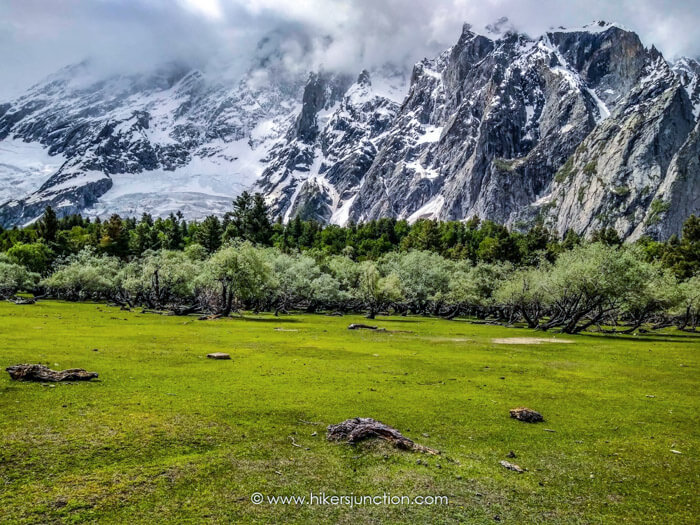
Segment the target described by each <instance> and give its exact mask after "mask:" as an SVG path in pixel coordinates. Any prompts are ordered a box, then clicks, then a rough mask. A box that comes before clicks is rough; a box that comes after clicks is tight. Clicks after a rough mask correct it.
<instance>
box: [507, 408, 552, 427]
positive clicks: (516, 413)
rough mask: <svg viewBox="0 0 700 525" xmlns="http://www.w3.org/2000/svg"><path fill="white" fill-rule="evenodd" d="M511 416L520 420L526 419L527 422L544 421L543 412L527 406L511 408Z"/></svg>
mask: <svg viewBox="0 0 700 525" xmlns="http://www.w3.org/2000/svg"><path fill="white" fill-rule="evenodd" d="M510 417H512V418H514V419H517V420H518V421H524V422H525V423H540V422H542V421H544V418H543V417H542V414H540V413H539V412H536V411H535V410H532V409H530V408H525V407H519V408H513V409H511V411H510Z"/></svg>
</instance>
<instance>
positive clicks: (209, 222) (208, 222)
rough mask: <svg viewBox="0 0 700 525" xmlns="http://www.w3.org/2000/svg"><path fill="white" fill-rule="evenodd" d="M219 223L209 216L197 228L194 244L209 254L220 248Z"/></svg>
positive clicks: (214, 217) (215, 218)
mask: <svg viewBox="0 0 700 525" xmlns="http://www.w3.org/2000/svg"><path fill="white" fill-rule="evenodd" d="M221 233H222V232H221V221H219V218H218V217H216V216H214V215H210V216H209V217H207V218H206V219H204V220H203V221H202V223H201V224H199V225H198V227H197V232H196V233H195V242H197V243H199V244H201V245H202V246H204V248H205V249H206V250H207V252H209V253H214V252H215V251H216V250H218V249H219V248H220V247H221Z"/></svg>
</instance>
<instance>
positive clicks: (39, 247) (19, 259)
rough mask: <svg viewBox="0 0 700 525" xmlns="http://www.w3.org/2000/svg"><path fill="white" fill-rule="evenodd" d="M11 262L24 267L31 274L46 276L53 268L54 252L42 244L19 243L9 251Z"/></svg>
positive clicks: (8, 255)
mask: <svg viewBox="0 0 700 525" xmlns="http://www.w3.org/2000/svg"><path fill="white" fill-rule="evenodd" d="M7 257H8V259H9V260H10V262H13V263H15V264H20V265H22V266H24V267H25V268H26V269H27V270H29V271H30V272H34V273H38V274H41V275H46V274H47V273H48V271H49V269H50V267H51V263H52V261H53V258H54V252H53V250H51V248H49V247H48V246H46V245H45V244H44V243H41V242H34V243H30V244H25V243H22V242H20V243H17V244H15V245H14V246H12V248H10V249H9V250H7Z"/></svg>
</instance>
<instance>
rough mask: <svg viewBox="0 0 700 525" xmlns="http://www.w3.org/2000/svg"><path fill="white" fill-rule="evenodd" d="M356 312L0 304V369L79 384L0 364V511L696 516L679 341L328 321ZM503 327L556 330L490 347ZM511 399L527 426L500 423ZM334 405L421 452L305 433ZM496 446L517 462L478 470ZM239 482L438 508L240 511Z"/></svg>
mask: <svg viewBox="0 0 700 525" xmlns="http://www.w3.org/2000/svg"><path fill="white" fill-rule="evenodd" d="M362 321H363V320H362V318H360V317H353V316H346V317H342V318H338V317H326V316H322V315H315V316H309V315H291V316H288V317H281V318H275V317H273V316H269V315H256V316H253V315H250V316H249V317H247V318H245V319H226V320H216V321H205V322H203V321H197V320H196V318H191V317H189V318H182V317H165V316H158V315H152V314H143V315H142V314H139V313H136V312H134V313H131V312H123V311H120V310H119V309H117V308H111V307H107V306H104V305H96V304H68V303H60V302H51V301H44V302H39V303H37V304H36V305H30V306H16V305H12V304H2V305H0V365H2V368H3V369H4V368H5V367H6V366H8V365H12V364H17V363H25V362H33V363H34V362H37V363H44V364H47V365H49V366H51V367H52V368H54V369H57V368H58V369H63V368H71V367H81V368H86V369H88V370H90V371H96V372H99V374H100V380H99V381H98V382H91V383H80V384H78V383H76V384H57V385H55V386H44V385H40V384H35V383H20V382H13V381H11V380H10V378H9V376H8V374H7V373H5V372H4V371H3V372H2V377H1V378H0V521H2V522H3V523H22V522H41V523H45V522H67V523H81V522H90V521H100V522H114V523H125V522H131V523H160V522H171V523H195V522H200V521H210V522H235V523H246V522H256V523H271V522H278V523H279V522H283V521H286V522H295V523H309V522H321V523H328V522H339V523H453V522H454V523H456V522H461V523H494V522H497V521H501V522H508V523H544V522H550V523H621V522H628V523H656V522H664V523H674V524H679V523H697V521H696V520H697V515H698V512H699V511H700V502H699V498H698V478H699V477H700V469H699V464H698V444H699V443H700V435H699V429H700V424H699V423H700V417H699V416H698V412H699V409H700V402H699V400H698V386H699V383H700V381H699V379H700V376H699V375H698V364H699V363H698V353H699V351H700V335H699V336H693V335H690V334H682V333H680V332H675V331H672V332H668V333H666V334H661V335H654V336H650V335H644V336H637V337H634V336H630V337H602V336H595V335H582V336H565V337H564V336H559V335H554V334H542V333H541V332H539V333H536V332H533V331H530V330H525V329H515V328H501V327H496V326H487V325H474V324H470V323H468V322H465V321H444V320H434V319H424V318H412V317H409V318H379V319H378V320H377V321H376V324H378V325H379V326H382V327H386V328H387V329H388V330H390V331H389V332H380V333H376V332H368V331H350V330H347V325H348V324H349V323H351V322H362ZM391 331H396V332H391ZM409 332H410V333H409ZM514 337H518V338H525V337H540V338H541V337H545V338H555V337H556V338H558V339H567V340H569V341H572V342H571V343H568V344H567V343H563V342H556V339H555V340H554V342H551V343H542V344H537V345H536V344H512V343H513V341H511V340H509V341H502V342H494V339H510V338H514ZM212 351H223V352H228V353H230V354H231V355H232V360H231V361H213V360H209V359H206V358H205V357H204V356H205V355H206V354H207V353H208V352H212ZM521 405H524V406H528V407H531V408H533V409H535V410H538V411H540V412H541V413H542V414H543V415H544V417H545V419H546V421H545V422H544V423H541V424H526V423H521V422H518V421H516V420H513V419H511V418H509V415H508V410H509V409H510V408H514V407H516V406H521ZM353 416H365V417H374V418H376V419H379V420H380V421H383V422H385V423H387V424H389V425H391V426H394V427H396V428H397V429H399V430H400V431H402V432H403V433H404V434H405V435H407V436H408V437H410V438H412V439H414V440H415V441H417V442H419V443H421V444H424V445H427V446H429V447H433V448H437V449H439V450H441V451H442V455H441V456H427V455H423V454H417V453H410V452H402V451H399V450H396V449H393V448H391V447H389V446H388V445H386V444H382V443H375V444H364V445H358V446H356V447H351V446H349V445H342V444H335V443H329V442H327V441H326V440H325V429H326V426H327V425H329V424H332V423H337V422H340V421H342V420H344V419H347V418H350V417H353ZM545 429H549V430H554V431H555V432H548V431H546V430H545ZM295 444H296V445H299V446H295ZM672 449H673V450H676V451H679V452H681V453H680V454H676V453H673V452H671V450H672ZM509 451H513V452H515V454H516V456H517V457H516V458H515V459H509V461H511V462H512V463H516V464H518V465H520V466H521V467H523V468H526V469H528V471H527V472H526V473H524V474H518V473H516V472H512V471H509V470H506V469H505V468H503V467H502V466H501V465H499V461H500V460H503V459H507V457H506V455H507V454H508V453H509ZM254 492H260V493H262V494H264V495H273V496H274V495H297V496H307V498H308V495H309V493H311V492H313V493H314V494H319V493H325V494H326V495H327V496H330V495H348V494H354V495H382V494H383V493H390V494H391V495H398V496H409V497H415V496H435V495H439V496H447V497H448V498H449V504H448V505H435V506H420V505H361V506H355V507H349V506H347V505H282V504H278V505H271V504H266V503H264V504H261V505H254V504H252V503H251V501H250V497H251V494H252V493H254Z"/></svg>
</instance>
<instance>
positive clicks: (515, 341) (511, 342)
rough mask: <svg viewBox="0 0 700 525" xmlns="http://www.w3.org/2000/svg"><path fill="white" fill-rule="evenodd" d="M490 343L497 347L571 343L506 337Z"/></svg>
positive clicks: (540, 338) (535, 338)
mask: <svg viewBox="0 0 700 525" xmlns="http://www.w3.org/2000/svg"><path fill="white" fill-rule="evenodd" d="M491 342H492V343H496V344H499V345H540V344H542V343H573V342H574V341H571V340H570V339H545V338H542V337H506V338H503V339H491Z"/></svg>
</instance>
